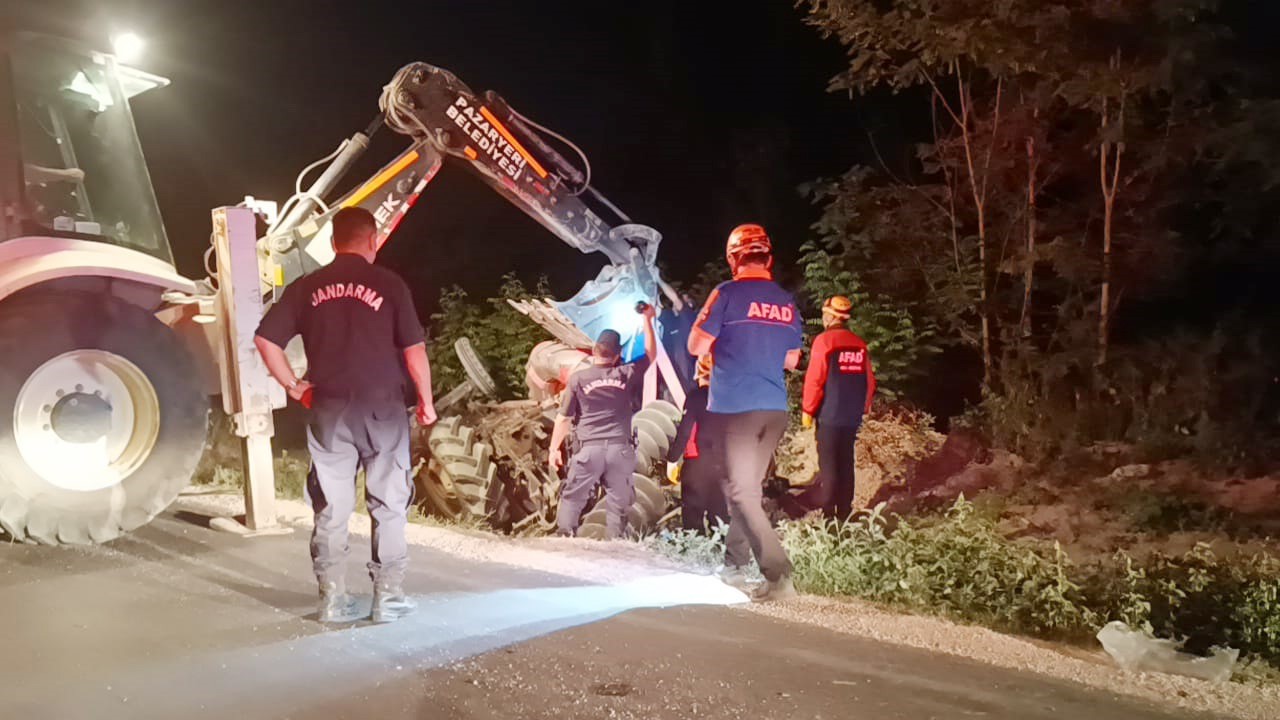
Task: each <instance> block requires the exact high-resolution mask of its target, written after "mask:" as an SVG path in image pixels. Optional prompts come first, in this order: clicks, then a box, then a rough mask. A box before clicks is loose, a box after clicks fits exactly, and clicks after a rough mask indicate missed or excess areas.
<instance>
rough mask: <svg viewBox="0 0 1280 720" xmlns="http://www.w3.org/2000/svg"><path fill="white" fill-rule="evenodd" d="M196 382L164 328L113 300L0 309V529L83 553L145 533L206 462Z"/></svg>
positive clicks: (66, 299) (43, 298) (40, 301)
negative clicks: (92, 546) (80, 548)
mask: <svg viewBox="0 0 1280 720" xmlns="http://www.w3.org/2000/svg"><path fill="white" fill-rule="evenodd" d="M197 377H198V373H197V371H196V366H195V363H194V362H193V360H192V358H191V356H190V354H189V353H188V352H187V350H186V348H185V347H184V346H183V344H182V342H181V341H180V340H179V339H178V337H177V336H176V335H174V333H173V332H172V331H171V330H170V329H169V328H168V327H167V326H165V325H164V324H163V323H161V322H160V321H159V320H157V319H156V318H155V316H154V315H152V314H151V313H149V312H147V311H146V310H144V309H142V308H139V307H137V306H135V305H132V304H129V303H127V302H124V301H123V300H120V299H118V298H115V297H113V296H110V295H107V296H103V295H101V294H91V293H84V292H41V293H38V294H31V295H23V296H19V297H16V298H12V299H10V300H7V301H5V302H4V303H3V304H0V529H3V531H4V533H6V534H8V535H9V536H10V537H12V538H14V539H16V540H26V541H35V542H39V543H44V544H49V545H54V544H61V543H67V544H89V543H101V542H106V541H108V540H112V539H114V538H116V537H118V536H120V535H121V534H123V533H126V532H128V531H130V530H133V529H135V528H137V527H139V526H141V525H144V524H146V523H147V522H149V521H150V520H151V519H152V518H154V517H155V516H156V515H157V514H159V513H160V512H161V511H162V510H164V509H165V508H166V507H168V506H169V504H170V503H172V502H173V500H174V499H175V498H177V496H178V493H179V492H181V491H182V489H183V488H184V487H186V485H187V483H188V482H189V481H190V479H191V476H192V474H193V473H194V472H195V469H196V465H197V464H198V463H199V461H200V456H201V454H202V452H203V451H204V445H205V435H206V433H207V431H208V415H209V400H208V398H207V397H206V396H205V395H204V393H203V391H202V389H201V388H200V384H199V382H198V380H197Z"/></svg>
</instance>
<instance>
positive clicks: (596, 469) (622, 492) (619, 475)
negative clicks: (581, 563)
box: [556, 438, 636, 540]
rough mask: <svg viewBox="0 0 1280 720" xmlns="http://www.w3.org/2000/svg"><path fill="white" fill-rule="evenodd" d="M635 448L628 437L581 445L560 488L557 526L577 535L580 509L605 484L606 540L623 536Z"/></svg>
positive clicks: (631, 496)
mask: <svg viewBox="0 0 1280 720" xmlns="http://www.w3.org/2000/svg"><path fill="white" fill-rule="evenodd" d="M635 471H636V446H635V444H634V443H633V442H632V441H631V439H630V438H627V439H617V440H589V441H587V442H585V443H582V445H581V446H579V447H578V449H577V450H576V451H575V452H574V453H573V457H572V458H571V459H570V460H569V477H568V479H566V480H565V481H564V486H563V487H562V488H561V489H560V508H559V509H558V510H556V525H558V526H559V528H560V529H561V530H562V531H564V532H567V533H570V534H575V535H576V534H577V532H578V525H579V524H580V523H581V521H582V509H583V508H585V507H586V506H587V502H588V501H589V500H591V495H592V493H594V492H595V489H596V486H597V485H598V484H599V483H600V482H601V481H603V482H604V501H605V511H606V512H607V513H608V515H607V519H606V521H605V537H607V538H609V539H610V540H612V539H615V538H619V537H622V536H623V534H624V533H625V532H626V529H627V515H628V514H630V512H631V504H632V503H633V502H635V499H636V488H635V480H634V479H633V478H632V477H631V476H632V474H633V473H635Z"/></svg>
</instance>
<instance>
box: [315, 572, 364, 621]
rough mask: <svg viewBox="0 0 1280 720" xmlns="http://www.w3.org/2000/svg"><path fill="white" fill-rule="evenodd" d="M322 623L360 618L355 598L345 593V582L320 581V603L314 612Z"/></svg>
mask: <svg viewBox="0 0 1280 720" xmlns="http://www.w3.org/2000/svg"><path fill="white" fill-rule="evenodd" d="M316 614H317V615H318V616H319V620H320V622H322V623H342V622H355V621H356V620H359V619H360V611H359V609H358V608H357V606H356V599H355V598H353V597H351V596H350V595H348V594H347V589H346V587H345V583H342V582H322V583H320V605H319V611H318V612H317V613H316Z"/></svg>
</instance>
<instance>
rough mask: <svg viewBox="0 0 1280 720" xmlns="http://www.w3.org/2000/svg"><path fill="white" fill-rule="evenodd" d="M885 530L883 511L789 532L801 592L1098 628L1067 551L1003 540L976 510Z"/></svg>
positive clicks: (1009, 621) (793, 526) (1054, 628)
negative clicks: (1046, 551) (1050, 549)
mask: <svg viewBox="0 0 1280 720" xmlns="http://www.w3.org/2000/svg"><path fill="white" fill-rule="evenodd" d="M887 528H888V524H887V523H886V521H885V519H884V518H883V517H882V516H881V515H880V514H879V512H878V511H872V512H869V513H865V514H863V515H862V516H861V517H860V518H859V519H857V520H855V521H854V522H849V523H834V522H830V521H819V520H801V521H796V522H791V523H787V524H785V525H783V527H782V538H783V543H784V544H785V545H786V547H787V550H788V552H789V553H790V554H791V558H792V562H793V563H794V564H795V578H796V584H797V586H798V587H800V588H801V589H804V590H807V591H809V592H814V593H818V594H823V595H852V596H855V597H861V598H865V599H868V600H873V601H876V602H881V603H885V604H888V605H895V606H898V607H905V608H909V609H912V610H918V611H928V612H936V613H938V614H941V615H946V616H948V617H953V618H957V619H961V620H968V621H977V622H981V623H983V624H985V625H989V626H992V627H997V628H1000V629H1004V630H1010V631H1014V632H1022V633H1028V634H1032V635H1040V636H1049V637H1066V636H1072V635H1076V634H1079V632H1080V630H1081V628H1087V627H1091V626H1093V625H1094V624H1096V617H1095V616H1094V614H1093V613H1092V611H1091V610H1090V609H1089V608H1088V607H1087V604H1086V603H1085V598H1084V597H1083V595H1082V594H1081V591H1080V587H1079V586H1078V585H1077V584H1076V583H1075V582H1073V581H1072V580H1071V579H1070V577H1069V574H1070V571H1071V569H1072V566H1071V563H1070V561H1069V560H1068V559H1067V557H1066V555H1065V553H1063V552H1062V550H1061V548H1058V547H1057V546H1056V545H1055V546H1054V548H1053V551H1052V552H1050V553H1045V552H1042V551H1040V550H1038V549H1037V548H1036V547H1035V546H1032V545H1030V544H1023V543H1017V542H1011V541H1009V540H1007V539H1005V538H1004V537H1003V536H1002V535H1000V533H999V531H998V530H997V529H996V526H995V524H994V522H993V521H992V520H990V519H988V518H985V517H982V516H981V515H980V514H979V513H977V512H976V511H975V508H974V506H973V504H972V503H968V502H965V501H964V500H959V501H957V502H956V504H955V505H953V506H952V507H951V509H950V510H948V511H947V512H946V514H945V515H943V516H942V517H940V518H936V519H935V520H934V521H932V522H917V523H914V524H912V523H908V522H901V523H899V524H898V526H897V528H895V529H894V531H893V532H892V533H890V532H888V530H887Z"/></svg>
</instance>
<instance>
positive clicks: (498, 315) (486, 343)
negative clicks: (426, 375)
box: [428, 273, 550, 399]
mask: <svg viewBox="0 0 1280 720" xmlns="http://www.w3.org/2000/svg"><path fill="white" fill-rule="evenodd" d="M549 294H550V290H549V289H548V288H547V286H546V280H545V279H542V280H539V282H538V284H537V285H536V286H534V288H532V289H529V288H527V287H525V285H524V283H523V282H521V281H520V280H519V279H518V278H517V277H516V276H515V274H514V273H509V274H507V275H506V276H505V277H504V278H503V283H502V287H501V288H500V289H499V290H498V295H497V296H496V297H491V298H486V299H485V300H483V301H479V302H477V301H474V300H472V299H471V297H470V296H469V295H467V293H466V291H465V290H463V289H462V288H460V287H458V286H456V285H455V286H453V287H450V288H446V289H444V290H443V291H442V292H441V293H440V311H439V312H437V313H435V314H434V315H432V316H431V327H430V340H429V342H428V351H429V353H430V356H431V383H432V385H433V386H434V388H433V389H434V391H435V394H436V397H440V396H442V395H444V394H445V393H447V392H449V391H450V390H452V389H454V388H455V387H457V386H458V385H460V384H462V382H463V381H464V380H466V379H467V376H466V373H465V372H463V370H462V364H461V363H460V362H458V356H457V354H455V353H454V350H453V344H454V342H456V341H457V340H458V339H459V338H462V337H466V338H470V340H471V345H472V347H474V348H475V351H476V354H477V355H479V356H480V359H481V360H482V361H483V362H484V363H485V365H486V366H487V367H488V369H489V374H490V375H492V376H493V380H494V382H495V383H497V386H498V396H499V397H500V398H502V399H508V398H513V397H523V396H524V394H525V381H524V377H525V363H526V362H528V360H529V353H530V351H532V350H533V346H534V345H537V344H538V343H540V342H542V341H543V340H548V339H550V338H549V336H548V335H547V333H546V331H545V330H543V329H542V328H541V327H539V326H538V325H537V324H536V323H534V322H533V321H531V320H529V318H527V317H525V316H524V315H523V314H521V313H520V312H519V311H518V310H516V309H515V308H513V307H511V305H510V304H508V303H507V300H528V299H530V298H540V297H547V296H548V295H549Z"/></svg>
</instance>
